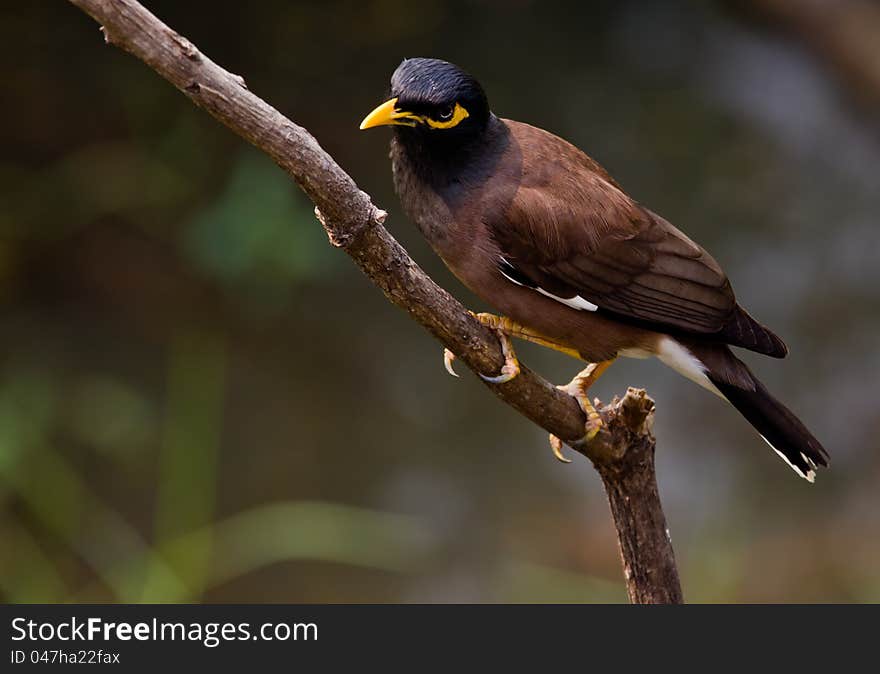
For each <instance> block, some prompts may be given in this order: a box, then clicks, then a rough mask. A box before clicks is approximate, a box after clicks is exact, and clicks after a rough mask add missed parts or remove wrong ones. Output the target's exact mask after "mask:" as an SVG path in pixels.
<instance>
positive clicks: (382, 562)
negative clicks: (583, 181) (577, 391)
mask: <svg viewBox="0 0 880 674" xmlns="http://www.w3.org/2000/svg"><path fill="white" fill-rule="evenodd" d="M778 4H779V3H776V2H773V1H772V0H767V1H766V2H760V1H758V0H748V1H743V2H726V3H714V2H688V1H686V0H669V1H666V2H654V1H648V0H645V1H642V2H640V1H636V0H627V1H624V2H621V1H615V2H610V1H609V2H588V3H584V2H541V3H538V2H525V1H520V2H488V1H486V2H478V3H474V2H471V3H464V2H460V3H459V2H439V1H428V2H419V3H411V2H402V1H397V0H372V1H370V0H367V1H362V2H290V1H282V0H274V1H264V2H260V3H250V4H248V3H221V2H195V1H194V2H186V3H183V2H171V1H162V2H160V1H159V0H149V1H148V2H147V5H148V6H149V7H150V8H151V9H152V10H153V11H154V12H155V13H156V14H157V15H158V16H159V17H160V18H162V19H163V20H165V21H166V22H167V23H168V24H169V25H171V26H172V27H174V28H175V29H177V30H178V31H179V32H181V33H182V34H183V35H186V36H187V37H189V38H190V39H192V40H193V42H195V43H196V44H197V45H198V46H199V47H200V48H201V49H202V50H203V51H204V52H205V54H207V55H208V56H209V57H210V58H212V59H213V60H215V61H217V62H218V63H219V64H221V65H222V66H224V67H226V68H228V69H229V70H231V71H232V72H235V73H238V74H241V75H243V76H245V77H246V79H247V82H248V85H249V87H250V88H251V90H253V91H254V92H255V93H257V94H258V95H260V96H262V97H263V98H265V99H266V100H267V101H269V102H270V103H271V104H272V105H274V106H275V107H277V108H278V109H279V110H280V111H281V112H283V113H284V114H286V115H288V116H289V117H291V118H292V119H294V120H295V121H297V122H298V123H300V124H302V125H303V126H305V127H306V128H308V129H309V130H310V131H311V132H312V133H313V134H314V135H315V136H316V137H317V139H318V140H319V141H320V142H321V144H322V145H323V146H324V147H325V148H326V149H327V150H328V151H329V152H330V153H331V154H332V155H333V156H334V157H335V158H336V159H337V160H338V161H339V163H340V164H341V165H342V166H343V167H344V168H345V169H346V170H347V171H349V172H350V173H351V175H352V176H353V177H354V178H355V179H356V180H357V181H358V183H359V184H360V186H361V187H362V188H363V189H365V190H367V191H368V192H369V193H370V194H371V195H373V197H374V199H375V201H376V203H377V204H379V205H380V206H383V207H385V208H386V209H387V210H389V211H390V213H391V218H390V219H389V223H388V224H389V227H390V229H391V231H392V232H393V233H394V235H395V236H397V237H398V238H399V239H400V240H401V242H402V243H403V244H404V245H405V246H406V247H407V248H408V250H409V251H410V252H411V254H412V255H413V256H414V257H415V258H416V260H417V261H418V262H419V263H420V264H422V265H423V266H424V267H425V268H426V269H427V270H428V271H429V272H430V273H431V274H432V276H433V277H434V278H435V279H436V280H437V281H438V282H439V283H441V284H442V285H444V286H445V287H447V288H449V289H450V290H451V291H452V292H453V293H454V294H455V295H456V296H458V297H459V298H461V299H462V300H463V301H464V302H465V303H466V304H467V305H468V306H470V307H472V308H475V309H485V307H484V306H483V305H481V304H480V303H479V301H477V300H476V299H475V298H473V297H472V296H470V295H469V294H468V293H467V292H466V291H465V290H464V289H463V288H462V287H461V286H460V285H459V284H458V282H457V281H455V280H454V279H453V278H452V277H451V275H450V274H449V273H448V272H447V271H446V270H445V269H444V268H443V266H442V263H440V261H439V260H437V259H436V258H435V257H434V256H433V254H432V253H431V251H430V250H429V249H428V247H427V244H426V243H425V242H424V241H423V240H422V239H421V238H420V236H419V235H418V233H417V232H416V231H415V229H414V227H412V225H411V224H410V223H409V222H407V221H406V219H405V218H404V217H403V215H402V214H401V213H400V209H399V206H398V202H397V200H396V198H395V197H394V195H393V193H392V191H391V179H390V166H389V162H388V160H387V143H388V138H389V134H388V133H387V131H385V130H379V131H372V132H369V133H362V132H359V131H358V129H357V126H358V123H359V122H360V120H361V119H362V117H363V116H364V115H365V114H366V113H367V112H369V111H370V110H371V109H372V108H373V107H374V106H375V105H376V104H377V103H379V102H381V100H382V99H383V95H384V93H385V91H386V88H387V82H388V78H389V77H390V74H391V72H392V71H393V69H394V68H395V67H396V65H397V64H398V63H399V61H400V60H401V58H402V57H404V56H435V57H441V58H445V59H448V60H451V61H454V62H456V63H459V64H460V65H462V66H464V67H465V68H466V69H468V70H470V71H471V72H473V73H474V74H475V75H476V76H477V77H478V78H479V79H480V80H481V81H482V83H483V85H484V87H485V88H486V90H487V92H488V94H489V97H490V101H491V103H492V106H493V109H494V110H495V111H496V112H497V113H498V114H500V115H502V116H507V117H512V118H516V119H520V120H523V121H527V122H530V123H533V124H536V125H539V126H542V127H544V128H546V129H548V130H550V131H553V132H555V133H558V134H559V135H561V136H563V137H565V138H567V139H569V140H570V141H572V142H574V143H575V144H577V145H579V146H580V147H582V148H584V149H585V150H586V151H587V152H589V153H590V154H591V155H592V156H594V157H595V158H596V159H597V160H599V161H600V162H601V163H603V164H604V165H605V166H606V167H607V168H608V169H609V170H610V171H611V173H612V174H613V175H615V177H616V178H617V179H618V180H619V181H620V182H621V183H622V184H623V185H624V186H625V187H626V188H627V190H628V191H629V192H630V193H631V194H632V195H633V196H634V197H635V198H637V199H638V200H640V201H642V202H644V203H645V204H647V205H649V206H650V207H651V208H652V209H653V210H656V211H658V212H659V213H661V214H663V215H664V216H665V217H667V218H668V219H669V220H671V221H672V222H674V223H676V224H677V225H678V226H679V227H681V228H682V229H684V230H685V231H686V232H687V233H688V234H689V235H691V236H692V237H693V238H694V239H696V240H697V241H699V242H700V243H702V244H703V245H704V246H706V247H707V248H708V249H709V250H710V251H712V253H713V254H714V255H715V257H716V258H717V259H718V260H719V262H721V264H722V265H723V266H724V267H725V269H726V270H727V271H728V273H729V275H730V277H731V279H732V281H733V284H734V287H735V289H736V291H737V295H738V297H739V299H740V301H741V302H742V303H743V304H744V305H745V306H746V307H748V308H749V310H750V311H751V312H752V313H753V314H754V315H755V316H756V317H758V318H759V319H760V320H762V321H763V322H765V323H767V324H768V325H770V326H771V327H772V328H773V329H774V330H776V331H777V332H779V333H780V334H781V335H782V336H783V337H784V338H785V339H786V341H787V342H788V344H789V346H790V348H791V355H790V356H789V358H788V359H787V360H786V361H783V362H779V361H773V360H770V359H760V358H747V360H748V361H749V362H750V363H752V364H753V365H754V366H755V369H756V370H757V371H758V373H759V374H760V376H761V378H762V379H763V380H764V381H765V382H766V384H767V385H768V387H769V388H770V389H771V390H773V391H775V392H776V393H777V394H778V395H779V397H780V398H782V399H783V400H785V401H786V402H787V403H788V404H789V405H790V406H791V407H792V408H793V409H794V410H795V411H796V412H797V413H798V414H799V415H801V416H802V418H803V419H804V420H805V421H806V422H807V424H808V425H809V426H810V427H811V428H812V429H813V430H814V431H815V433H816V434H817V436H818V437H819V438H820V439H822V440H823V442H824V443H825V445H826V446H827V447H828V449H829V450H830V452H831V454H832V457H833V467H832V469H831V470H830V471H823V472H821V473H820V475H819V477H818V480H817V484H816V485H814V486H810V485H809V484H807V483H806V482H805V481H803V480H801V479H799V478H797V477H796V476H795V475H794V474H793V473H792V472H791V471H790V470H789V469H788V468H787V467H786V466H785V465H784V464H783V463H782V462H781V461H780V460H779V459H778V458H777V457H776V456H775V455H774V454H773V453H772V452H770V451H769V449H767V447H766V446H765V445H764V444H763V442H762V441H761V440H760V438H759V437H758V436H757V435H756V434H755V433H754V432H753V431H752V430H751V428H750V427H749V426H748V425H747V423H746V422H745V421H744V420H742V419H741V418H740V417H739V416H738V415H737V414H736V412H734V411H733V410H732V409H729V408H727V407H726V406H724V405H723V404H722V403H721V402H720V401H719V400H717V399H715V398H714V397H713V396H711V395H708V394H707V393H706V392H705V391H703V390H701V389H699V388H698V387H696V386H694V385H693V384H691V383H689V382H687V381H686V380H684V379H681V378H680V377H678V376H677V375H675V374H674V373H672V372H671V371H668V370H665V369H663V367H662V366H661V365H659V364H656V363H653V362H646V361H632V362H625V363H621V364H619V365H617V366H616V367H615V368H613V369H612V370H611V371H610V372H609V373H608V374H607V375H606V376H605V377H604V378H603V379H602V381H601V382H600V383H599V384H598V385H597V387H596V389H595V394H596V395H599V396H601V397H603V398H605V399H608V398H609V397H611V396H612V395H613V394H615V393H620V392H622V391H623V390H625V387H626V386H627V385H637V386H645V387H647V388H648V390H649V391H650V393H651V394H652V395H653V396H654V397H655V399H656V400H657V406H658V414H657V422H656V434H657V437H658V471H659V481H660V488H661V494H662V497H663V500H664V504H665V507H666V513H667V518H668V521H669V525H670V529H671V532H672V538H673V542H674V544H675V547H676V552H677V556H678V560H679V565H680V570H681V573H682V580H683V584H684V587H685V594H686V597H687V598H688V599H690V600H691V601H702V602H712V601H737V602H739V601H751V602H764V601H878V600H880V565H878V561H880V535H878V534H880V507H878V503H877V485H878V482H880V441H878V439H877V438H878V434H880V415H878V413H877V408H878V403H877V400H876V393H875V390H874V389H875V387H876V383H877V379H878V378H877V375H878V370H880V344H878V339H877V334H878V325H880V313H878V307H880V290H878V281H880V264H878V260H880V257H878V253H880V229H878V227H877V213H878V209H880V189H878V187H880V178H878V175H880V171H878V167H880V140H878V138H880V136H878V130H880V123H878V116H877V113H878V107H877V105H876V101H877V100H878V99H880V77H878V78H877V79H876V80H875V81H873V82H872V81H871V80H870V78H863V76H862V75H863V71H862V70H861V69H860V67H859V66H860V64H862V63H869V62H872V61H871V60H872V59H874V61H873V62H878V61H876V60H877V59H878V58H880V31H878V30H874V29H875V28H877V27H880V19H877V15H876V14H872V13H871V7H872V6H873V5H872V3H869V4H865V3H861V2H859V1H858V0H842V1H841V2H840V3H838V5H837V6H838V8H844V7H845V8H854V9H856V10H858V12H863V14H856V16H855V18H853V17H852V16H850V15H846V16H845V17H844V15H845V14H846V13H845V12H843V11H839V12H834V13H831V12H829V14H828V16H826V17H823V19H822V21H820V22H814V23H813V24H810V23H804V22H798V19H797V17H796V16H795V18H794V19H792V16H791V15H789V14H787V13H786V12H781V13H777V12H775V11H774V10H773V9H772V7H773V6H775V5H778ZM816 4H817V3H816V2H812V1H811V2H805V3H803V7H804V8H805V10H806V9H807V8H808V7H809V6H815V5H816ZM818 4H822V3H818ZM826 4H827V3H826ZM768 6H769V7H771V9H770V10H767V7H768ZM873 7H874V9H875V11H876V6H873ZM831 14H833V16H831ZM872 20H874V23H873V24H872V23H871V21H872ZM839 31H850V32H851V39H847V40H844V42H846V43H847V44H850V43H851V44H852V45H853V49H854V52H855V53H856V54H857V55H856V56H854V57H853V58H854V59H855V67H853V63H852V62H849V61H847V60H846V59H844V58H838V57H837V55H835V54H834V53H833V51H832V50H830V49H829V48H828V44H829V43H828V40H827V38H825V37H824V36H825V35H826V34H828V33H832V34H835V32H836V34H843V33H839ZM847 35H849V34H847ZM0 37H2V39H0V63H2V64H3V66H2V73H3V78H2V89H3V96H2V100H3V105H2V108H0V122H2V123H0V148H2V154H0V325H2V329H0V540H2V544H0V598H2V599H3V600H4V601H7V602H13V601H15V602H38V601H39V602H55V601H84V602H93V601H103V602H113V601H125V602H137V601H159V602H164V601H209V602H216V601H226V602H240V601H250V602H328V601H329V602H342V601H345V602H388V601H406V602H412V601H429V602H434V601H476V602H497V601H514V602H519V601H623V600H625V593H624V589H623V583H622V580H621V572H620V564H619V560H618V553H617V549H616V543H615V538H614V531H613V528H612V526H611V522H610V517H609V514H608V511H607V505H606V503H605V499H604V495H603V493H602V489H601V484H600V482H599V480H598V478H597V477H596V475H595V474H594V471H593V470H592V468H591V467H590V465H589V464H588V462H586V461H585V460H583V459H581V458H577V459H576V460H575V462H574V463H573V464H571V465H562V464H559V463H558V462H556V461H555V460H554V459H553V457H552V454H551V453H550V450H549V448H548V446H547V440H546V436H545V434H544V433H543V432H541V431H540V430H539V429H537V428H536V427H534V426H533V425H531V424H530V423H529V422H527V421H526V420H525V419H523V418H521V417H519V416H518V415H517V414H516V413H514V412H513V411H512V410H511V409H509V408H507V407H505V406H504V405H501V404H499V403H498V401H497V400H495V399H494V398H493V397H492V396H491V395H489V394H487V392H486V390H485V389H484V388H483V387H482V386H481V385H479V384H478V383H477V382H476V381H475V380H474V378H473V377H472V376H470V375H469V374H465V372H466V370H465V369H464V368H460V369H461V370H462V374H463V376H462V378H461V379H458V380H456V379H453V378H451V377H449V376H447V375H446V374H445V373H444V371H443V369H442V349H441V347H440V346H439V345H438V344H437V343H436V342H435V341H434V340H433V339H432V338H431V337H429V336H428V335H427V334H426V333H424V332H423V331H422V330H421V329H420V328H419V327H418V326H417V325H416V324H415V323H413V322H412V321H411V320H410V319H409V318H407V317H406V316H405V315H404V314H403V313H402V312H400V311H399V310H397V309H395V308H394V307H392V306H391V305H390V304H389V303H388V302H387V301H386V300H385V299H384V298H383V297H382V296H381V293H380V292H379V291H378V290H377V289H375V288H374V287H373V286H372V285H371V284H370V283H369V282H368V281H367V280H366V279H365V278H363V277H362V276H361V275H360V273H359V272H358V271H357V270H356V268H355V267H354V266H353V265H352V264H351V263H350V261H349V260H348V259H347V258H346V257H345V256H344V255H343V254H342V253H340V252H339V251H337V250H335V249H333V248H331V247H330V246H328V245H327V242H326V238H325V236H324V233H323V231H322V229H321V227H320V226H319V225H318V223H317V222H316V221H315V220H314V217H313V215H312V207H311V205H310V204H309V203H308V201H307V200H306V199H305V197H304V196H303V195H302V194H301V193H300V192H299V191H298V189H297V188H296V187H295V186H294V185H293V184H292V183H291V182H290V180H289V179H288V178H287V177H286V175H285V174H284V173H283V172H281V171H280V170H278V169H277V168H276V167H275V166H274V165H273V164H272V162H271V161H270V160H268V159H267V158H266V157H264V156H262V155H261V154H260V153H259V152H257V151H255V150H254V149H252V148H250V147H249V146H247V145H246V144H245V143H244V142H242V141H241V140H239V139H238V138H237V137H235V136H234V135H232V134H231V133H229V132H228V131H227V130H226V129H224V128H222V127H221V126H220V125H219V124H217V123H216V122H214V121H213V120H212V119H211V118H210V117H208V116H207V115H206V114H205V113H204V112H202V111H200V110H198V109H197V108H195V107H194V106H193V105H192V104H191V103H190V102H189V101H188V100H186V99H185V98H184V97H183V96H182V95H181V94H179V93H178V92H177V91H175V90H174V89H173V88H172V87H171V86H170V85H168V84H167V83H166V82H164V81H163V80H161V79H160V78H159V77H158V76H157V75H156V74H154V73H153V72H152V71H150V70H149V69H148V68H147V67H146V66H144V65H143V64H141V63H139V62H138V61H136V60H134V59H133V58H131V57H129V56H127V55H125V54H123V53H121V52H120V51H118V50H116V49H114V48H111V47H107V46H105V45H104V43H103V40H102V39H101V35H100V33H99V32H98V30H97V26H96V25H95V24H94V23H93V21H92V20H91V19H90V18H88V17H86V16H85V15H84V14H82V13H81V12H79V11H78V10H77V9H75V8H74V7H73V6H71V5H68V4H67V3H63V2H52V3H49V2H39V3H5V5H4V7H3V8H2V9H0ZM866 37H867V39H866ZM860 59H861V60H860ZM875 84H876V85H878V87H877V89H876V90H875V89H873V88H872V87H873V86H874V85H875ZM519 349H520V355H521V356H522V357H523V360H524V361H526V362H527V363H528V364H529V365H530V366H532V367H534V368H535V369H537V370H538V371H540V372H542V373H543V374H545V375H546V376H547V377H548V378H549V379H551V380H553V381H558V382H564V381H568V379H569V378H570V377H571V376H572V375H573V374H574V373H575V372H576V371H577V370H578V369H579V368H580V364H579V363H577V362H575V361H573V360H570V359H568V358H566V357H564V356H561V355H559V354H555V353H551V352H547V351H544V350H539V349H536V348H531V347H530V346H529V345H522V346H520V347H519Z"/></svg>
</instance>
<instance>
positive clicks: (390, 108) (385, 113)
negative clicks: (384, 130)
mask: <svg viewBox="0 0 880 674" xmlns="http://www.w3.org/2000/svg"><path fill="white" fill-rule="evenodd" d="M395 105H397V99H396V98H392V99H391V100H388V101H385V102H384V103H383V104H382V105H380V106H379V107H377V108H376V109H375V110H373V112H371V113H370V114H369V115H367V116H366V117H364V121H363V122H361V130H363V129H372V128H373V127H374V126H388V125H389V124H400V125H404V126H415V125H416V117H417V115H414V114H413V113H411V112H406V111H405V110H395V109H394V106H395Z"/></svg>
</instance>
